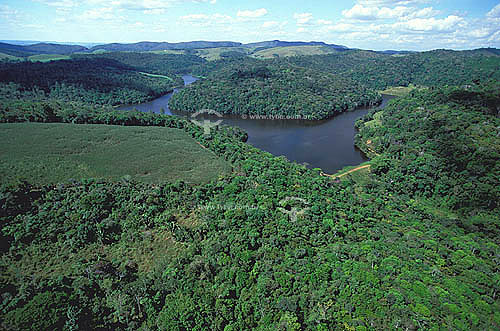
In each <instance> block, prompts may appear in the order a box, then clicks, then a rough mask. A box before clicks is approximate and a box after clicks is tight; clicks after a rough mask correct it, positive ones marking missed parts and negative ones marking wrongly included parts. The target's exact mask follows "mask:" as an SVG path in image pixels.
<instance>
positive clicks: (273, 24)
mask: <svg viewBox="0 0 500 331" xmlns="http://www.w3.org/2000/svg"><path fill="white" fill-rule="evenodd" d="M279 24H280V23H279V22H276V21H268V22H264V23H263V24H262V27H263V28H273V27H276V26H278V25H279Z"/></svg>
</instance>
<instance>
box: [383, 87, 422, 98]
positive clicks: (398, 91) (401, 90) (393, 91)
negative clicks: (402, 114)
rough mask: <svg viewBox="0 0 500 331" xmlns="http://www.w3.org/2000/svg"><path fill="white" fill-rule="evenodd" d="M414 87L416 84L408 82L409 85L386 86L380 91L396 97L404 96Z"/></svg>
mask: <svg viewBox="0 0 500 331" xmlns="http://www.w3.org/2000/svg"><path fill="white" fill-rule="evenodd" d="M414 89H416V86H414V85H412V84H410V85H409V86H394V87H388V88H387V89H385V90H383V91H380V93H382V94H387V95H393V96H396V97H404V96H406V95H408V94H410V92H411V91H413V90H414Z"/></svg>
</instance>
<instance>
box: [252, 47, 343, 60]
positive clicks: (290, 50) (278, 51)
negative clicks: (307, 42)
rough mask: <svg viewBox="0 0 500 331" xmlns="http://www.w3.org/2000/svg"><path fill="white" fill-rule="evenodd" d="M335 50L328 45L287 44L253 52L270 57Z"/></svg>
mask: <svg viewBox="0 0 500 331" xmlns="http://www.w3.org/2000/svg"><path fill="white" fill-rule="evenodd" d="M335 52H336V51H335V50H334V49H333V48H330V47H326V46H287V47H274V48H269V49H264V50H261V51H258V52H255V53H254V54H252V56H253V57H256V58H260V59H269V58H273V57H289V56H303V55H322V54H331V53H335Z"/></svg>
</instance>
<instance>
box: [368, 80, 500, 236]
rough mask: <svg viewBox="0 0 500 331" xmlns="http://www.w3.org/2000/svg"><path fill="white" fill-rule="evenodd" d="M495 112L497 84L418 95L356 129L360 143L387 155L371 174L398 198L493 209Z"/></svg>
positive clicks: (497, 145)
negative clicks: (432, 199)
mask: <svg viewBox="0 0 500 331" xmlns="http://www.w3.org/2000/svg"><path fill="white" fill-rule="evenodd" d="M499 113H500V85H499V84H498V83H490V84H486V85H480V86H473V87H470V88H467V89H462V88H448V89H443V90H437V91H434V90H421V91H419V92H412V93H411V97H406V98H402V99H396V100H394V101H392V103H391V105H390V106H389V107H387V108H385V109H384V111H383V112H377V113H373V114H372V115H371V116H370V117H369V118H368V119H367V120H370V121H369V122H368V123H367V124H368V125H365V124H360V129H361V131H360V135H359V136H358V144H359V145H360V147H361V148H363V149H365V150H367V151H368V152H370V150H371V151H372V153H373V152H375V153H379V154H383V155H384V156H387V157H384V158H382V159H381V160H380V161H379V162H378V163H377V167H376V168H375V172H376V173H382V172H383V173H384V174H385V175H386V176H387V177H389V178H392V183H391V184H390V185H389V186H390V188H391V189H392V190H394V191H395V192H397V194H399V195H411V194H413V193H415V192H419V193H420V194H422V195H424V196H427V197H439V198H440V199H443V202H444V201H446V204H447V205H448V206H450V207H452V208H478V207H482V208H485V209H496V208H498V207H499V205H498V204H499V201H500V186H499V178H500V137H499V131H498V130H499V128H500V119H499V118H498V114H499ZM367 142H369V144H368V145H367ZM402 179H404V180H402ZM485 221H486V220H485ZM483 226H485V227H486V228H488V229H489V227H490V226H492V225H491V224H489V225H486V223H485V224H483Z"/></svg>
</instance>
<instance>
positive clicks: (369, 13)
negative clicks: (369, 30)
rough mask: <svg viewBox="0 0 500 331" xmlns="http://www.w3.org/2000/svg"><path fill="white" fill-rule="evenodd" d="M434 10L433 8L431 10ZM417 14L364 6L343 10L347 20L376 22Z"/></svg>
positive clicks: (406, 8) (408, 11)
mask: <svg viewBox="0 0 500 331" xmlns="http://www.w3.org/2000/svg"><path fill="white" fill-rule="evenodd" d="M431 10H432V8H431ZM412 12H415V9H413V8H409V7H404V6H397V7H395V8H388V7H382V8H378V7H365V6H363V5H360V4H357V5H354V7H352V8H351V9H349V10H343V11H342V15H343V16H344V17H346V18H352V19H356V20H376V19H387V18H402V17H404V16H407V15H409V14H410V13H412ZM427 12H428V10H427V11H423V12H422V13H423V14H427ZM417 15H418V14H417Z"/></svg>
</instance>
